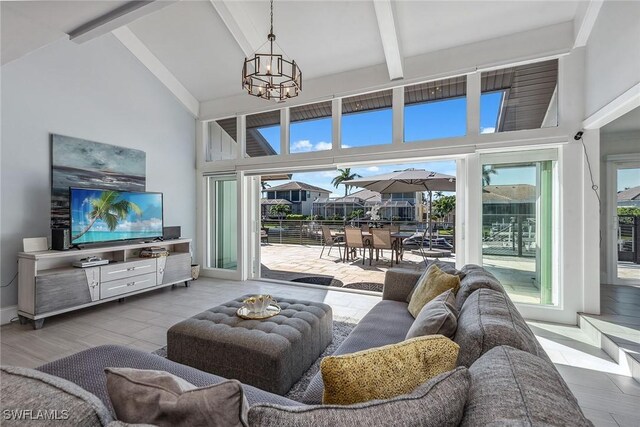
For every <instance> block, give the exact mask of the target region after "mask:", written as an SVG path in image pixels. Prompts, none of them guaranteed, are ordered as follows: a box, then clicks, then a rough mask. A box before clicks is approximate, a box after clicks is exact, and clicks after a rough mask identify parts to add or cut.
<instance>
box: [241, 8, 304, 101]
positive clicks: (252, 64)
mask: <svg viewBox="0 0 640 427" xmlns="http://www.w3.org/2000/svg"><path fill="white" fill-rule="evenodd" d="M267 43H269V53H259V51H260V49H262V48H263V47H264V46H265V45H266V44H267ZM274 48H278V52H282V53H277V51H274ZM242 87H243V88H244V89H245V90H246V91H247V93H248V94H249V95H253V96H257V97H258V98H262V99H268V100H270V99H275V100H276V101H285V100H286V99H288V98H293V97H294V96H298V95H299V94H300V91H301V90H302V72H301V71H300V67H298V64H296V61H293V60H292V61H290V60H289V59H288V58H287V57H286V56H285V54H284V51H283V50H282V48H281V47H280V46H279V45H278V43H276V35H275V34H274V33H273V0H271V30H270V31H269V35H268V36H267V41H266V42H265V43H264V44H263V45H262V46H260V47H259V48H258V50H256V51H255V52H254V53H253V56H252V57H251V58H245V59H244V65H243V67H242Z"/></svg>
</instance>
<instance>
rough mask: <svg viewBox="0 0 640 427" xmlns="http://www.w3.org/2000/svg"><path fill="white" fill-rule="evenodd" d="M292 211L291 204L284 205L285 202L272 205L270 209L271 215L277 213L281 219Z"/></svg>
mask: <svg viewBox="0 0 640 427" xmlns="http://www.w3.org/2000/svg"><path fill="white" fill-rule="evenodd" d="M290 212H291V207H290V206H289V205H283V204H277V205H273V206H271V209H269V213H270V214H271V215H275V216H277V217H278V218H280V219H282V218H283V217H285V216H287V214H289V213H290Z"/></svg>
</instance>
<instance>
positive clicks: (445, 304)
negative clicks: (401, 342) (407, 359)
mask: <svg viewBox="0 0 640 427" xmlns="http://www.w3.org/2000/svg"><path fill="white" fill-rule="evenodd" d="M455 303H456V294H455V293H454V292H453V289H449V290H448V291H445V292H443V293H442V294H440V295H438V296H437V297H435V298H434V299H432V300H431V301H429V302H428V303H427V304H426V305H425V306H424V307H422V310H420V313H419V314H418V317H416V320H415V321H414V322H413V325H411V328H409V332H407V336H406V339H410V338H415V337H421V336H424V335H437V334H440V335H444V336H445V337H447V338H453V336H454V335H455V333H456V328H457V326H458V319H457V318H458V310H456V309H455V307H454V306H453V305H454V304H455Z"/></svg>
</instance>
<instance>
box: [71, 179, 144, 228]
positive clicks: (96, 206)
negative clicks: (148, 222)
mask: <svg viewBox="0 0 640 427" xmlns="http://www.w3.org/2000/svg"><path fill="white" fill-rule="evenodd" d="M119 196H120V193H118V192H117V191H103V192H102V194H101V195H100V198H98V199H91V200H89V203H90V204H91V207H92V209H91V212H90V213H89V218H90V219H91V221H90V222H89V225H87V227H86V228H85V229H84V230H82V232H80V234H78V235H76V236H73V238H72V240H76V239H79V238H80V237H82V236H83V235H84V234H85V233H86V232H87V231H89V230H90V229H91V227H93V224H95V223H96V221H97V220H99V219H101V220H102V221H104V223H105V224H107V227H109V231H113V230H115V229H116V227H117V226H118V221H120V220H123V219H125V218H126V217H127V215H129V211H133V212H135V213H136V215H140V214H142V210H141V209H140V207H139V206H138V205H136V204H135V203H133V202H130V201H128V200H124V199H120V200H118V197H119Z"/></svg>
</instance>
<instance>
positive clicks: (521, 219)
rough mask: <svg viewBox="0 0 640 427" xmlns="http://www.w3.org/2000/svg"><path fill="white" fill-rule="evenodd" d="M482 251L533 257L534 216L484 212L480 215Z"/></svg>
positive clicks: (534, 242) (484, 252) (534, 238)
mask: <svg viewBox="0 0 640 427" xmlns="http://www.w3.org/2000/svg"><path fill="white" fill-rule="evenodd" d="M482 253H483V254H485V255H504V256H518V257H535V256H536V222H535V218H533V217H532V216H531V215H497V214H484V215H483V216H482Z"/></svg>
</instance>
